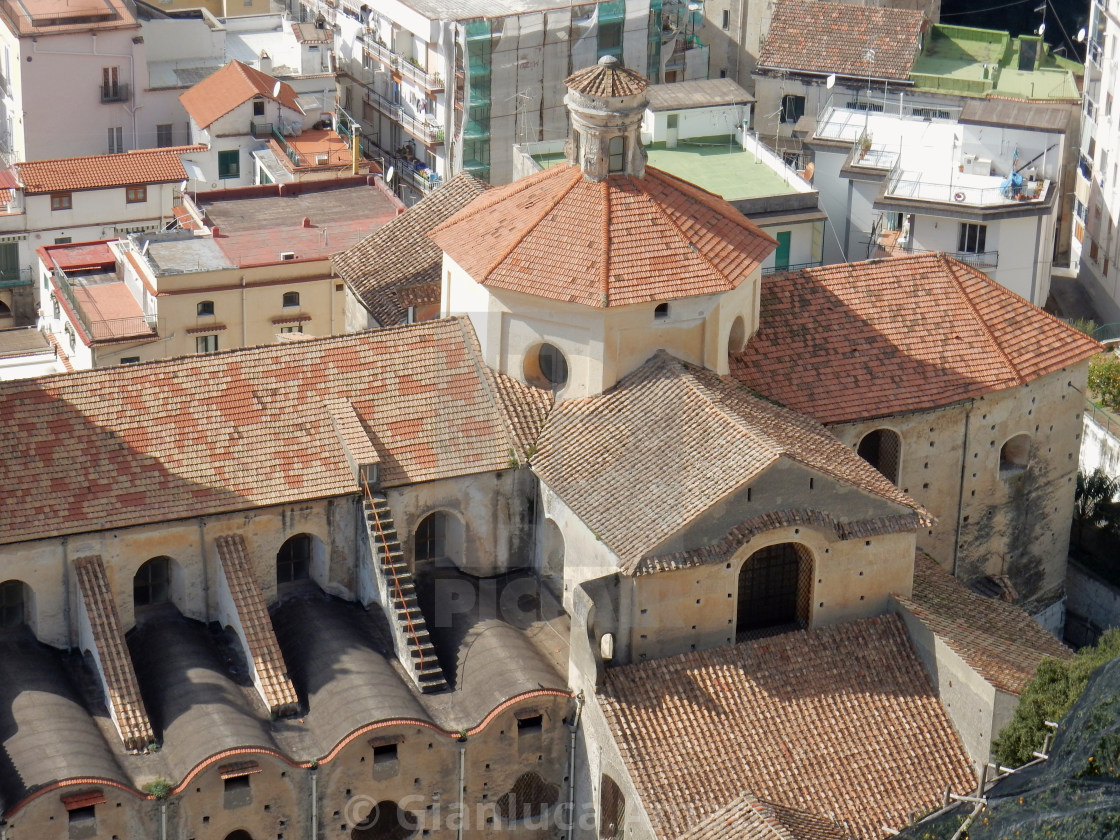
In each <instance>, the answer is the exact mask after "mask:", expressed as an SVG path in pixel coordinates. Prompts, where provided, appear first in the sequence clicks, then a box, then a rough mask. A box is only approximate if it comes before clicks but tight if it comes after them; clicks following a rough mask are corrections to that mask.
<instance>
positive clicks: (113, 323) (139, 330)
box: [52, 270, 158, 341]
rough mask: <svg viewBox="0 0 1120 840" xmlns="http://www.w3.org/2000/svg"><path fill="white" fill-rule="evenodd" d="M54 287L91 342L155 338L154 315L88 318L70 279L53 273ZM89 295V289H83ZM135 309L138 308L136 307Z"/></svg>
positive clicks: (57, 272)
mask: <svg viewBox="0 0 1120 840" xmlns="http://www.w3.org/2000/svg"><path fill="white" fill-rule="evenodd" d="M52 277H53V280H54V287H55V289H57V290H58V292H59V294H61V295H62V297H63V298H64V299H65V301H66V303H67V305H68V307H69V310H70V312H72V313H74V315H75V316H76V317H77V319H78V322H79V323H80V324H81V326H82V329H84V330H85V333H86V335H88V336H89V338H90V340H91V341H116V340H119V339H131V338H140V339H143V338H151V337H154V336H156V335H157V334H158V333H157V325H158V319H157V318H156V316H154V315H133V316H130V317H125V318H97V317H90V315H89V313H88V312H86V310H85V308H84V307H83V306H82V305H81V304H80V303H79V302H78V298H77V295H75V294H74V287H73V285H72V284H71V282H70V279H69V278H68V277H67V276H66V275H65V274H64V273H63V272H61V271H58V270H55V271H54V272H53V275H52ZM84 291H85V293H86V294H89V287H84ZM137 308H139V306H138V305H137Z"/></svg>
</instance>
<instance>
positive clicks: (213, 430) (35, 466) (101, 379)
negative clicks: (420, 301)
mask: <svg viewBox="0 0 1120 840" xmlns="http://www.w3.org/2000/svg"><path fill="white" fill-rule="evenodd" d="M337 400H346V401H347V402H349V403H350V405H351V406H352V408H353V412H354V414H355V415H356V417H357V419H358V421H359V422H360V423H361V424H362V426H363V427H364V429H365V431H366V433H367V435H368V436H369V439H370V441H371V442H372V444H373V446H374V447H375V448H376V450H377V454H378V455H379V456H380V464H381V477H382V481H383V483H384V484H386V485H387V486H395V485H400V484H407V483H412V482H417V481H429V480H433V479H437V478H447V477H451V476H456V475H467V474H472V473H477V472H488V471H492V470H501V469H506V468H507V467H508V465H509V461H510V458H511V453H513V456H514V457H520V458H522V459H523V458H524V453H525V449H524V448H523V446H522V441H524V440H526V439H527V438H529V437H531V436H532V434H533V432H534V431H535V428H539V426H540V423H541V421H542V420H543V416H544V413H545V412H546V411H547V410H548V405H549V401H548V395H547V394H546V393H545V392H543V391H539V390H537V389H533V388H529V387H528V386H525V385H520V384H519V383H516V382H513V381H512V380H506V379H504V378H503V377H501V376H500V375H499V374H494V373H493V372H491V371H490V370H489V369H488V368H487V367H486V366H485V364H484V363H483V361H482V359H481V353H480V350H479V348H478V346H477V343H476V340H475V337H474V333H473V331H472V330H471V327H470V325H469V322H467V321H466V320H465V319H457V318H456V319H447V320H442V321H430V322H426V323H423V324H415V325H412V326H410V327H398V328H394V329H386V330H380V331H377V332H368V333H359V334H356V335H350V336H342V337H337V338H324V339H314V340H309V341H301V342H298V343H293V344H290V345H270V346H267V347H260V348H255V349H251V350H243V351H233V352H229V353H219V354H214V355H210V356H188V357H184V358H179V359H171V360H168V361H164V362H153V363H150V364H143V365H130V366H126V367H120V368H112V369H106V370H96V371H88V372H83V373H75V374H66V375H60V376H53V377H46V378H42V379H26V380H18V381H14V382H5V383H0V416H2V417H3V418H4V420H5V422H4V423H3V424H2V425H0V442H2V444H3V447H4V451H5V452H7V453H8V454H7V456H6V457H5V458H3V459H2V460H0V482H2V485H3V486H4V487H5V504H4V505H2V506H0V543H3V542H18V541H20V540H23V539H31V538H35V537H44V536H52V535H58V534H63V533H76V532H84V531H91V530H98V529H102V528H113V527H123V526H127V525H135V524H140V523H144V522H151V521H167V520H171V519H176V518H179V517H187V516H197V515H203V514H208V513H218V512H222V511H233V510H245V509H251V508H255V507H261V506H265V505H274V504H282V503H286V502H294V501H297V500H298V501H303V500H308V499H315V498H324V497H329V496H336V495H341V494H346V493H354V492H357V489H358V485H357V483H356V480H355V477H354V474H353V471H352V469H351V467H350V465H349V464H348V462H347V458H346V446H347V445H349V443H350V441H349V440H348V439H347V440H343V439H340V437H339V433H338V431H337V430H336V425H337V423H336V420H335V416H336V415H337V414H338V406H337ZM514 403H516V405H514Z"/></svg>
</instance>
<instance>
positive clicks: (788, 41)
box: [758, 0, 926, 81]
mask: <svg viewBox="0 0 1120 840" xmlns="http://www.w3.org/2000/svg"><path fill="white" fill-rule="evenodd" d="M925 25H926V22H925V17H924V16H923V15H922V13H921V12H917V11H909V10H905V9H888V8H878V7H873V6H847V5H844V4H842V3H825V2H821V1H820V0H778V2H777V3H776V5H775V6H774V13H773V15H772V17H771V18H770V28H769V30H768V31H767V35H766V40H765V42H764V43H763V45H762V51H761V53H760V54H759V57H758V67H759V69H760V70H766V69H769V68H773V69H776V70H795V71H802V72H807V73H818V74H822V75H827V74H829V73H836V74H837V75H839V76H852V77H856V78H860V79H866V78H867V77H868V76H869V75H870V76H871V78H873V79H891V80H894V81H906V80H908V79H909V78H910V68H911V67H913V66H914V59H916V58H917V57H918V51H919V49H920V46H921V35H922V30H923V28H924V27H925ZM868 49H872V50H874V51H875V53H874V55H875V57H874V59H873V60H870V61H869V60H868V59H866V58H864V56H865V55H866V53H867V50H868Z"/></svg>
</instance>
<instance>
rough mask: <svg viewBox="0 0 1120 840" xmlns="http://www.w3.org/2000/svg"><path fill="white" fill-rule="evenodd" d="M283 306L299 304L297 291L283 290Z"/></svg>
mask: <svg viewBox="0 0 1120 840" xmlns="http://www.w3.org/2000/svg"><path fill="white" fill-rule="evenodd" d="M284 305H285V306H299V292H284Z"/></svg>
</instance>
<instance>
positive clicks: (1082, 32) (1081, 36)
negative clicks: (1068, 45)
mask: <svg viewBox="0 0 1120 840" xmlns="http://www.w3.org/2000/svg"><path fill="white" fill-rule="evenodd" d="M1088 34H1089V33H1088V32H1086V31H1085V27H1084V26H1082V27H1081V28H1080V29H1078V30H1077V43H1079V44H1084V43H1085V36H1086V35H1088Z"/></svg>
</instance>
